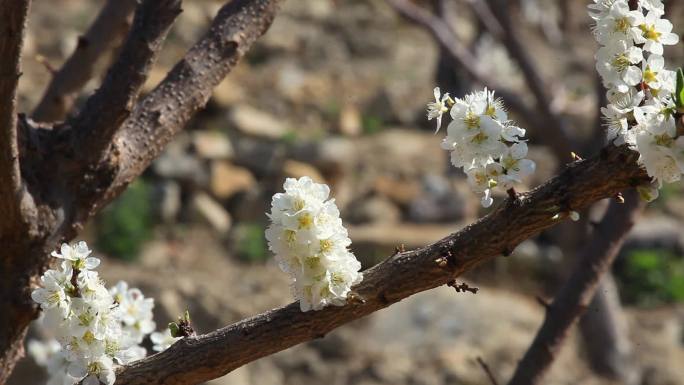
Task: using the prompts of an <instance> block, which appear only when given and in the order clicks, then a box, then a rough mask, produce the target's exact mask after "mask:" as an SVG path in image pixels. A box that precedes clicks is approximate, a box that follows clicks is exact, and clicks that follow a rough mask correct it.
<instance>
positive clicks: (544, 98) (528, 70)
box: [471, 0, 575, 156]
mask: <svg viewBox="0 0 684 385" xmlns="http://www.w3.org/2000/svg"><path fill="white" fill-rule="evenodd" d="M489 1H490V2H491V3H493V4H495V7H493V8H491V7H489V6H488V5H487V3H486V1H485V0H471V3H472V4H473V7H474V9H475V10H476V12H475V13H476V14H477V15H478V17H481V16H480V15H481V14H483V15H484V14H489V15H493V17H491V16H490V18H493V19H496V20H497V21H498V22H499V25H500V27H499V28H496V29H494V30H490V31H489V32H490V33H491V34H492V35H494V36H495V37H496V38H497V39H498V40H499V41H501V42H502V43H503V45H504V47H506V51H507V52H508V54H509V55H510V56H511V57H512V58H513V60H514V61H515V63H516V64H517V65H518V67H519V68H520V70H521V72H522V73H523V77H524V78H525V84H526V85H527V87H528V88H529V89H530V91H532V95H534V98H535V100H536V102H537V103H536V104H537V105H536V108H535V111H539V112H541V114H542V117H543V119H544V121H545V122H546V125H547V126H551V127H554V132H553V135H554V136H555V135H559V136H560V138H558V139H557V140H561V141H563V142H566V143H567V144H568V145H569V146H570V147H571V148H575V146H574V145H573V140H572V138H570V136H569V135H568V132H569V131H570V129H569V127H568V124H567V122H566V121H565V119H563V118H562V117H561V116H560V115H559V114H558V113H556V112H555V111H553V109H552V108H551V105H552V99H551V97H550V95H549V93H548V90H547V86H546V84H544V80H543V79H542V77H541V75H540V74H539V70H538V69H537V67H536V66H535V64H534V61H533V60H532V59H531V58H530V55H529V53H528V52H527V50H526V49H525V47H524V46H523V45H522V44H521V42H520V37H519V36H518V31H517V30H516V29H515V28H514V27H513V23H512V22H511V7H510V0H489ZM476 5H477V6H476ZM478 8H481V9H482V10H483V11H484V12H477V9H478ZM490 24H493V23H490ZM485 25H487V24H485ZM497 32H501V34H500V35H499V36H496V35H495V33H497ZM567 154H568V152H565V153H562V155H563V156H567Z"/></svg>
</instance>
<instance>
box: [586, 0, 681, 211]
mask: <svg viewBox="0 0 684 385" xmlns="http://www.w3.org/2000/svg"><path fill="white" fill-rule="evenodd" d="M630 5H631V7H630ZM589 10H590V11H589V14H590V15H591V17H592V18H593V19H594V20H595V26H594V36H595V37H596V40H597V41H598V43H599V44H600V45H601V48H599V50H598V52H597V53H596V69H597V70H598V72H599V74H600V75H601V78H602V79H603V84H604V86H605V87H606V88H607V89H608V93H607V99H608V102H609V103H608V105H607V106H606V107H604V108H602V113H603V116H604V119H605V121H606V124H607V128H608V139H609V140H610V141H611V142H612V143H614V144H615V145H622V144H625V143H626V144H628V145H629V146H631V147H632V148H634V149H635V150H636V151H638V152H639V154H640V158H639V162H640V163H641V164H642V165H643V166H644V167H645V168H646V171H647V172H648V174H649V176H651V177H652V178H653V179H654V185H653V187H651V188H648V189H641V192H642V196H643V197H644V198H645V199H647V200H653V199H655V198H656V197H657V195H658V188H660V187H661V186H662V183H663V182H666V183H671V182H675V181H678V180H680V178H681V174H682V173H684V137H683V136H681V133H678V132H677V122H676V116H677V114H678V113H679V112H678V111H677V110H678V107H681V106H677V97H676V95H675V91H676V87H677V80H676V78H677V75H676V73H675V71H671V70H668V69H666V68H665V60H664V58H663V56H662V55H663V46H664V45H674V44H677V43H678V41H679V37H678V36H677V35H676V34H674V33H672V23H671V22H670V21H668V20H667V19H665V18H663V16H664V13H665V7H664V5H663V3H662V1H661V0H640V1H638V2H629V1H628V0H594V3H593V4H590V5H589Z"/></svg>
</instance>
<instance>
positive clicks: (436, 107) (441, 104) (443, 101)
mask: <svg viewBox="0 0 684 385" xmlns="http://www.w3.org/2000/svg"><path fill="white" fill-rule="evenodd" d="M433 93H434V95H435V101H434V102H431V103H428V105H427V118H428V120H432V119H435V120H437V128H436V129H435V133H437V131H439V129H440V127H441V126H442V115H443V114H444V113H445V112H447V111H449V107H448V106H447V102H448V101H449V100H450V98H449V93H446V94H444V95H442V96H441V97H440V94H441V92H440V90H439V87H435V89H434V90H433Z"/></svg>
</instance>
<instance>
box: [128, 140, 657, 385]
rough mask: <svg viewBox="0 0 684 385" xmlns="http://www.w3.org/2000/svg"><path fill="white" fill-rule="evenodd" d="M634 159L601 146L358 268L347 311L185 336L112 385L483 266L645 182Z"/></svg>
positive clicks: (199, 367)
mask: <svg viewBox="0 0 684 385" xmlns="http://www.w3.org/2000/svg"><path fill="white" fill-rule="evenodd" d="M636 157H637V154H635V153H633V152H631V151H629V150H627V149H625V148H606V149H605V150H604V151H602V153H601V155H598V156H596V157H593V158H591V159H589V160H584V161H579V162H575V163H573V164H570V165H569V166H568V167H567V168H566V169H565V170H564V171H563V173H562V174H560V175H559V176H557V177H555V178H553V179H551V180H550V181H548V182H547V183H545V184H543V185H542V186H540V187H538V188H536V189H534V190H533V191H531V192H529V193H525V194H520V195H517V196H516V197H515V198H514V199H513V198H509V199H508V200H507V201H506V202H503V203H502V204H501V205H499V207H498V208H497V209H496V210H494V211H493V212H492V213H491V214H489V215H487V216H486V217H484V218H482V219H480V220H479V221H478V222H476V223H474V224H472V225H470V226H468V227H466V228H465V229H463V230H461V231H459V232H457V233H455V234H452V235H450V236H448V237H446V238H444V239H442V240H440V241H438V242H436V243H434V244H432V245H429V246H426V247H424V248H421V249H418V250H413V251H407V252H401V253H397V254H395V255H393V256H391V257H390V258H388V259H387V260H385V261H384V262H382V263H380V264H378V265H377V266H375V267H373V268H371V269H369V270H367V271H365V272H364V279H363V281H362V282H361V283H360V284H359V285H357V286H355V287H354V288H353V291H354V292H355V293H356V295H355V296H354V297H355V299H354V300H351V301H349V303H348V304H347V305H346V306H343V307H328V308H326V309H324V310H321V311H317V312H306V313H302V312H301V311H300V310H299V306H298V304H297V303H292V304H290V305H288V306H286V307H283V308H279V309H274V310H271V311H268V312H266V313H263V314H260V315H258V316H255V317H252V318H249V319H246V320H243V321H240V322H238V323H236V324H233V325H230V326H227V327H224V328H222V329H219V330H216V331H214V332H211V333H209V334H205V335H200V336H196V337H188V338H185V339H183V340H181V341H179V342H178V343H176V344H175V345H173V346H172V347H171V348H170V349H168V350H167V351H165V352H162V353H160V354H156V355H154V356H151V357H148V358H145V359H143V360H141V361H138V362H135V363H133V364H131V365H129V366H127V367H124V368H122V369H121V370H120V371H119V373H118V375H117V384H120V385H137V384H179V385H180V384H196V383H199V382H202V381H206V380H209V379H212V378H216V377H219V376H222V375H224V374H226V373H228V372H229V371H231V370H234V369H236V368H238V367H240V366H242V365H244V364H246V363H248V362H251V361H254V360H256V359H258V358H261V357H264V356H267V355H270V354H273V353H275V352H278V351H281V350H284V349H287V348H289V347H291V346H294V345H296V344H299V343H302V342H305V341H309V340H312V339H314V338H320V337H323V336H325V334H326V333H328V332H330V331H331V330H333V329H335V328H337V327H339V326H341V325H344V324H345V323H348V322H350V321H353V320H356V319H359V318H361V317H364V316H366V315H368V314H370V313H373V312H375V311H377V310H380V309H383V308H385V307H387V306H389V305H391V304H393V303H395V302H398V301H400V300H402V299H403V298H406V297H408V296H410V295H413V294H415V293H418V292H421V291H425V290H428V289H431V288H434V287H437V286H440V285H444V284H447V283H449V282H452V281H453V280H454V279H455V278H456V277H458V276H459V275H461V274H463V273H464V272H466V271H469V270H471V269H472V268H473V267H475V266H476V265H478V264H480V263H482V262H485V261H488V260H490V259H492V258H494V257H496V256H498V255H502V254H503V255H509V254H510V253H511V251H512V250H513V249H514V248H515V247H516V246H517V245H518V244H519V243H520V242H522V241H523V240H525V239H527V238H529V237H532V236H534V235H536V234H538V233H539V232H541V231H542V230H544V229H546V228H549V227H551V226H553V225H555V224H556V223H558V222H559V220H558V219H554V218H553V217H554V215H555V214H557V213H559V212H560V213H561V215H564V214H563V213H566V214H567V211H568V210H578V211H579V210H582V209H584V208H586V207H588V206H589V205H590V204H592V203H593V202H596V201H597V200H599V199H603V198H607V197H612V196H614V195H615V194H617V193H618V192H620V191H622V190H624V189H627V188H629V187H631V186H633V185H636V184H639V183H643V182H644V181H646V180H648V177H647V175H645V173H644V171H643V170H640V169H639V167H638V166H637V165H636V163H635V161H636ZM630 204H631V203H630ZM625 211H628V210H623V211H622V212H625ZM601 234H603V233H601ZM605 240H606V241H607V238H606V239H605ZM608 243H609V244H610V245H612V244H613V243H610V242H608ZM599 246H601V245H597V247H599ZM443 261H446V262H447V263H446V264H445V263H444V262H443ZM590 266H591V267H595V264H591V265H590ZM587 269H588V270H589V271H591V268H590V267H587ZM585 270H586V269H584V270H581V272H582V277H584V274H587V273H589V271H585ZM590 298H591V297H589V299H590ZM587 301H588V299H587ZM573 309H574V308H573Z"/></svg>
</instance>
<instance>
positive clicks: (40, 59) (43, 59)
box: [35, 55, 57, 76]
mask: <svg viewBox="0 0 684 385" xmlns="http://www.w3.org/2000/svg"><path fill="white" fill-rule="evenodd" d="M35 60H36V61H37V62H38V63H40V64H41V65H43V67H45V69H46V70H47V71H48V72H49V73H50V75H53V76H54V75H55V73H56V72H57V69H55V67H54V66H53V65H52V64H50V62H49V61H48V59H47V58H46V57H45V56H43V55H36V56H35Z"/></svg>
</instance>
